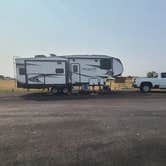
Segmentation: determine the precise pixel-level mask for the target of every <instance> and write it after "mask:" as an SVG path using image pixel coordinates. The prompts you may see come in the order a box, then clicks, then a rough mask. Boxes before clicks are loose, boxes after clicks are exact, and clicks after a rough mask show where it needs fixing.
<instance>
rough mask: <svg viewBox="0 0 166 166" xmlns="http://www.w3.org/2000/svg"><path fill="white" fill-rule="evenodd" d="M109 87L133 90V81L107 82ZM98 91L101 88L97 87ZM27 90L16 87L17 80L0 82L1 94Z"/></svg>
mask: <svg viewBox="0 0 166 166" xmlns="http://www.w3.org/2000/svg"><path fill="white" fill-rule="evenodd" d="M107 85H108V86H110V87H111V89H112V90H122V89H132V81H130V80H128V81H126V82H125V83H115V82H114V81H111V82H107ZM95 90H96V91H98V90H99V87H97V86H96V87H95ZM26 91H27V90H26V89H21V88H17V87H16V81H15V80H0V92H26ZM30 91H40V90H30Z"/></svg>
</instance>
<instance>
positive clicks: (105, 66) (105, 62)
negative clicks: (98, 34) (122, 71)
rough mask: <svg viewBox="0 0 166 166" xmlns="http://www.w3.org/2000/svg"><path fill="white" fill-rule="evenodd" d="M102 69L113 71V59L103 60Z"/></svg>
mask: <svg viewBox="0 0 166 166" xmlns="http://www.w3.org/2000/svg"><path fill="white" fill-rule="evenodd" d="M100 68H101V69H111V68H112V59H101V60H100Z"/></svg>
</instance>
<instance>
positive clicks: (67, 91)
mask: <svg viewBox="0 0 166 166" xmlns="http://www.w3.org/2000/svg"><path fill="white" fill-rule="evenodd" d="M62 92H63V93H64V94H69V92H70V91H69V89H68V88H64V89H63V90H62Z"/></svg>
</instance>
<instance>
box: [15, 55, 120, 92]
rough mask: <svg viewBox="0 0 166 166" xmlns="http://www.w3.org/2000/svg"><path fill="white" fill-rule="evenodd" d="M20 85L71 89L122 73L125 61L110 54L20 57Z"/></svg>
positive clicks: (18, 75) (54, 89) (18, 79)
mask: <svg viewBox="0 0 166 166" xmlns="http://www.w3.org/2000/svg"><path fill="white" fill-rule="evenodd" d="M15 61H16V79H17V87H18V88H51V89H52V90H53V91H54V92H57V91H59V90H60V91H70V90H71V88H72V86H74V85H90V84H93V85H103V84H104V82H105V80H106V79H107V78H108V77H109V76H112V77H117V76H120V75H121V74H122V73H123V64H122V62H121V61H120V60H119V59H118V58H115V57H110V56H107V55H68V56H56V57H44V58H40V57H38V58H35V57H33V58H17V59H16V60H15Z"/></svg>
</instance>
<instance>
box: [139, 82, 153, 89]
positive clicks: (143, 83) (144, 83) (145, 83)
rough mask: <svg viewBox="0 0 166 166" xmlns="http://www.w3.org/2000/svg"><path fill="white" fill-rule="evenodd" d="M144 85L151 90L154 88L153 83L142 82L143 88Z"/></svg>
mask: <svg viewBox="0 0 166 166" xmlns="http://www.w3.org/2000/svg"><path fill="white" fill-rule="evenodd" d="M144 85H149V86H150V87H151V88H152V87H153V85H152V83H151V82H142V83H141V87H143V86H144Z"/></svg>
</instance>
